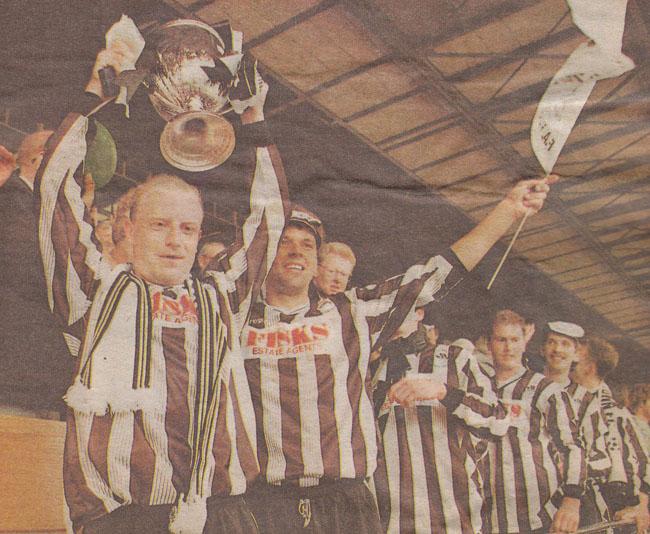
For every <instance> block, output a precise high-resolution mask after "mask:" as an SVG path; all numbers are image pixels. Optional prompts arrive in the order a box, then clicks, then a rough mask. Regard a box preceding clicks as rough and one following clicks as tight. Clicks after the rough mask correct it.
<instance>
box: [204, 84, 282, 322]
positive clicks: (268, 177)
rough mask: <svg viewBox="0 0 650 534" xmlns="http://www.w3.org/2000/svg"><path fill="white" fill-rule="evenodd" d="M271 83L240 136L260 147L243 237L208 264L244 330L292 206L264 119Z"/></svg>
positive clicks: (261, 93) (210, 274) (210, 277)
mask: <svg viewBox="0 0 650 534" xmlns="http://www.w3.org/2000/svg"><path fill="white" fill-rule="evenodd" d="M267 92H268V85H267V84H266V83H264V82H261V85H260V89H259V91H258V94H257V95H256V96H254V97H253V100H252V102H251V106H250V107H248V108H247V109H246V110H245V111H244V112H243V113H242V117H241V119H242V124H243V127H242V129H241V131H240V140H242V141H243V142H247V143H250V144H252V145H253V146H254V147H255V167H254V169H253V172H252V179H251V188H250V212H249V215H248V217H247V219H246V221H245V222H244V226H243V228H242V232H241V237H240V238H238V239H237V241H236V242H235V243H233V245H231V246H230V247H229V248H228V251H227V254H225V255H220V256H218V257H217V258H215V260H214V261H213V262H211V263H210V264H209V265H208V268H207V271H206V274H205V276H206V279H207V280H208V281H210V280H212V281H213V282H214V283H215V284H216V285H217V286H218V287H219V288H220V289H221V293H222V294H225V295H227V298H228V304H229V307H230V310H231V311H232V314H233V317H232V319H233V325H234V328H235V335H239V332H240V330H241V328H243V325H244V322H245V319H246V316H247V315H248V311H249V309H250V306H251V304H252V302H254V300H255V298H256V296H257V295H258V294H259V291H260V288H261V286H262V283H263V282H264V279H265V278H266V275H267V273H268V271H269V269H270V268H271V265H272V263H273V259H274V258H275V253H276V250H277V246H278V242H279V240H280V235H281V234H282V230H283V229H284V222H285V216H286V213H287V210H288V206H289V202H288V191H287V181H286V177H285V174H284V168H283V166H282V161H281V159H280V156H279V154H278V151H277V148H276V147H275V145H273V144H272V143H271V140H270V135H269V132H268V128H267V125H266V123H265V122H264V109H263V108H264V102H265V100H266V95H267Z"/></svg>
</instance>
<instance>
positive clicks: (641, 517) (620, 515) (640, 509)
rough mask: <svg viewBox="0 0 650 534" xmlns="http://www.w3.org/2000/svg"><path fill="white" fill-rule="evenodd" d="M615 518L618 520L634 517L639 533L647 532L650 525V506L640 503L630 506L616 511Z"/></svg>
mask: <svg viewBox="0 0 650 534" xmlns="http://www.w3.org/2000/svg"><path fill="white" fill-rule="evenodd" d="M614 519H616V520H617V521H620V520H623V519H634V521H635V523H636V531H637V532H638V533H639V534H644V533H645V532H647V530H648V527H650V515H649V514H648V506H647V505H644V503H640V504H638V505H636V506H628V507H627V508H623V509H622V510H619V511H618V512H616V515H615V516H614Z"/></svg>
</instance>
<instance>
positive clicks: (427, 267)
mask: <svg viewBox="0 0 650 534" xmlns="http://www.w3.org/2000/svg"><path fill="white" fill-rule="evenodd" d="M466 272H467V271H466V269H465V267H464V266H463V265H462V263H461V262H460V260H458V258H457V257H456V255H455V254H454V253H453V252H452V251H451V250H448V251H447V252H446V253H444V254H440V255H436V256H432V257H430V258H429V259H427V260H425V261H422V262H419V263H416V264H414V265H412V266H411V267H410V268H409V269H407V271H406V272H405V273H403V274H401V275H398V276H394V277H392V278H389V279H388V280H384V281H383V282H379V283H377V284H372V285H368V286H365V287H361V288H355V289H353V290H351V294H352V297H353V298H354V300H355V301H356V303H357V307H358V310H359V311H360V312H361V314H362V315H363V316H364V317H365V318H366V320H367V322H368V326H369V331H370V336H371V339H372V342H373V350H376V349H377V348H379V347H380V346H382V345H383V344H384V343H386V342H387V341H388V340H389V339H391V337H392V336H393V335H394V334H395V333H396V332H397V329H398V328H399V327H400V325H401V324H402V323H403V322H404V319H405V318H406V316H407V315H408V313H409V311H410V310H411V309H412V308H413V307H414V306H425V305H426V304H429V303H430V302H432V301H433V300H441V299H442V298H444V295H446V294H447V293H448V291H449V290H450V289H451V288H453V287H454V286H455V285H456V284H457V283H459V282H460V281H461V280H462V278H463V277H464V275H465V273H466Z"/></svg>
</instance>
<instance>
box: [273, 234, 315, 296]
mask: <svg viewBox="0 0 650 534" xmlns="http://www.w3.org/2000/svg"><path fill="white" fill-rule="evenodd" d="M317 253H318V248H317V246H316V238H315V237H314V234H312V233H311V232H310V231H309V230H307V229H306V228H301V227H300V226H294V225H289V226H287V227H286V228H285V229H284V232H283V233H282V237H281V238H280V243H279V245H278V252H277V255H276V257H275V261H274V262H273V265H272V267H271V270H270V272H269V276H268V278H267V280H266V285H267V288H268V289H270V290H272V291H274V292H276V293H279V294H282V295H289V296H296V295H301V294H302V295H305V296H306V295H307V292H308V290H309V283H310V282H311V281H312V279H313V278H314V276H315V275H316V268H317V267H316V266H317V264H318V256H317Z"/></svg>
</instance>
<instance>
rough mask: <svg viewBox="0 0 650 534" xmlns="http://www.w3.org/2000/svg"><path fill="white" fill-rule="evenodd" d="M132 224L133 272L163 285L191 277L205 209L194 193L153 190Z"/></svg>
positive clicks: (142, 202) (144, 200)
mask: <svg viewBox="0 0 650 534" xmlns="http://www.w3.org/2000/svg"><path fill="white" fill-rule="evenodd" d="M139 203H140V204H139V205H138V206H137V210H136V214H135V219H134V221H133V222H132V235H133V270H134V271H135V273H136V274H137V275H138V276H141V277H142V278H143V279H144V280H146V281H147V282H151V283H153V284H158V285H162V286H172V285H178V284H181V283H183V281H184V280H185V279H187V277H188V276H189V274H190V269H191V268H192V264H193V263H194V257H195V256H196V248H197V246H198V243H199V237H200V234H201V222H202V220H203V208H202V206H201V201H200V199H199V198H198V197H197V195H196V194H194V193H193V192H191V191H184V190H174V189H162V188H161V189H151V190H149V191H147V192H146V193H145V194H144V195H143V196H142V197H141V198H140V199H139Z"/></svg>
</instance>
